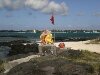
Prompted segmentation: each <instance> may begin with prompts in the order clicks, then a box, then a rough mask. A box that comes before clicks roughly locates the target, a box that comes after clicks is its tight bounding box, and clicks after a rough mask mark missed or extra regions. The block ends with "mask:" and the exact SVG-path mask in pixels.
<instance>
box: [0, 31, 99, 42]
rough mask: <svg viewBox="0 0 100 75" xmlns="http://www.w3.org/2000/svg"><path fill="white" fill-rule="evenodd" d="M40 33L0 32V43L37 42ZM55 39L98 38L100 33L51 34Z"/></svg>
mask: <svg viewBox="0 0 100 75" xmlns="http://www.w3.org/2000/svg"><path fill="white" fill-rule="evenodd" d="M40 34H41V33H40V32H37V33H32V32H0V41H10V40H17V39H26V40H31V41H33V40H39V37H40ZM53 36H54V37H55V38H64V39H69V38H98V37H100V33H84V32H78V33H72V32H64V33H53Z"/></svg>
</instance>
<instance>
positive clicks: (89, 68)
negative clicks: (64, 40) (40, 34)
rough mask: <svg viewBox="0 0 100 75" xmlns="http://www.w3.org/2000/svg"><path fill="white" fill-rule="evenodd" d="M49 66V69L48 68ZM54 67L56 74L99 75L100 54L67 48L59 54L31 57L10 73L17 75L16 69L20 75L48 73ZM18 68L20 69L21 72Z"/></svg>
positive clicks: (44, 74)
mask: <svg viewBox="0 0 100 75" xmlns="http://www.w3.org/2000/svg"><path fill="white" fill-rule="evenodd" d="M48 67H49V71H48V70H46V69H48ZM30 68H31V69H30ZM53 68H54V71H53V74H55V75H99V74H100V54H98V53H95V52H89V51H86V50H85V51H84V50H67V51H63V52H61V53H59V54H58V55H57V56H53V55H51V56H42V57H39V58H34V59H31V60H30V61H29V62H27V63H22V64H20V65H18V66H17V67H14V69H12V70H11V71H10V72H9V74H8V75H16V74H15V73H14V72H15V71H16V73H18V75H22V74H23V75H27V73H28V75H31V74H34V73H36V75H48V74H46V73H48V72H50V71H51V72H52V70H53ZM17 69H20V72H19V70H18V71H17ZM44 69H45V71H44ZM26 70H27V71H26ZM34 71H35V72H34ZM39 71H40V72H39ZM12 72H13V73H12ZM24 72H26V73H24ZM30 72H31V73H30ZM51 72H50V73H51ZM11 73H12V74H11ZM40 73H43V74H40Z"/></svg>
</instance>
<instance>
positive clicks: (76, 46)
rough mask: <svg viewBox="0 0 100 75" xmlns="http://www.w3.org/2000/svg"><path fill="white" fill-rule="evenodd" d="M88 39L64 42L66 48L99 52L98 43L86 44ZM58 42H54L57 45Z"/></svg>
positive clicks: (99, 45)
mask: <svg viewBox="0 0 100 75" xmlns="http://www.w3.org/2000/svg"><path fill="white" fill-rule="evenodd" d="M88 42H89V41H79V42H64V43H65V47H66V48H71V49H75V50H78V49H79V50H88V51H91V52H97V53H100V44H86V43H88ZM59 43H60V42H56V43H54V45H56V46H57V47H58V45H59Z"/></svg>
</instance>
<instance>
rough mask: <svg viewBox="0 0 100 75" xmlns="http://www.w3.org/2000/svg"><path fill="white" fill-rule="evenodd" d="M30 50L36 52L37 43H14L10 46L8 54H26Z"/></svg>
mask: <svg viewBox="0 0 100 75" xmlns="http://www.w3.org/2000/svg"><path fill="white" fill-rule="evenodd" d="M30 52H34V53H38V52H39V51H38V44H36V43H34V44H31V45H30V44H27V45H23V44H14V45H12V46H11V50H10V51H9V54H8V55H9V56H12V55H17V54H27V53H30Z"/></svg>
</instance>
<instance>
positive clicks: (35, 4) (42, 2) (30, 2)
mask: <svg viewBox="0 0 100 75" xmlns="http://www.w3.org/2000/svg"><path fill="white" fill-rule="evenodd" d="M48 2H49V1H48V0H26V2H25V5H26V6H29V7H31V8H33V9H42V8H44V7H45V6H47V4H48Z"/></svg>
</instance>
